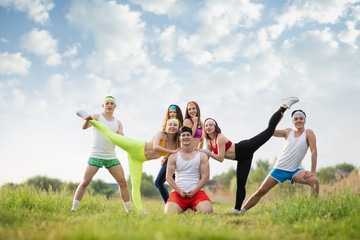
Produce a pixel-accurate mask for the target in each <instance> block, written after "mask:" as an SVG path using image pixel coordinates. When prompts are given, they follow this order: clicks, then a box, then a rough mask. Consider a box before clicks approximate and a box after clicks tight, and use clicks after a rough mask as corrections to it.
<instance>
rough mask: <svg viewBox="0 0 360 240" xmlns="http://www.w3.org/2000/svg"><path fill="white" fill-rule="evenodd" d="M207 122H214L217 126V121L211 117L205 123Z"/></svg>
mask: <svg viewBox="0 0 360 240" xmlns="http://www.w3.org/2000/svg"><path fill="white" fill-rule="evenodd" d="M206 122H212V124H214V126H216V122H215V121H214V120H212V119H211V118H209V119H208V120H206V121H205V124H206Z"/></svg>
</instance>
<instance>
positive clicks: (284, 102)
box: [281, 97, 299, 109]
mask: <svg viewBox="0 0 360 240" xmlns="http://www.w3.org/2000/svg"><path fill="white" fill-rule="evenodd" d="M298 101H299V99H298V98H297V97H289V98H284V99H282V100H281V105H286V106H287V107H288V108H289V109H290V107H291V106H292V105H293V104H295V103H297V102H298Z"/></svg>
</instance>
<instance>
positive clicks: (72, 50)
mask: <svg viewBox="0 0 360 240" xmlns="http://www.w3.org/2000/svg"><path fill="white" fill-rule="evenodd" d="M80 47H81V44H80V43H75V44H74V45H73V46H71V47H68V49H67V51H65V52H64V53H63V56H64V57H72V56H75V55H76V54H77V53H78V48H80Z"/></svg>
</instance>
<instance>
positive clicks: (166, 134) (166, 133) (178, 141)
mask: <svg viewBox="0 0 360 240" xmlns="http://www.w3.org/2000/svg"><path fill="white" fill-rule="evenodd" d="M172 119H176V120H178V122H179V130H178V132H177V133H176V134H175V136H174V138H175V140H176V141H175V142H176V148H180V147H181V145H180V138H179V136H180V133H179V132H180V128H181V127H182V123H181V122H180V120H179V119H177V118H171V119H168V120H167V121H166V122H165V130H163V131H162V133H163V134H165V139H164V148H167V143H168V140H169V134H168V132H166V125H167V123H168V121H169V120H172Z"/></svg>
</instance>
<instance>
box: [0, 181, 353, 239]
mask: <svg viewBox="0 0 360 240" xmlns="http://www.w3.org/2000/svg"><path fill="white" fill-rule="evenodd" d="M354 184H355V185H354ZM354 186H355V187H354ZM322 189H323V191H322V192H321V194H320V196H319V197H318V198H315V197H312V196H309V194H308V193H303V192H302V193H301V194H299V193H293V194H284V195H283V196H281V197H278V198H275V197H273V199H272V200H267V199H264V201H261V202H260V203H259V204H258V205H257V206H256V207H254V208H253V209H251V210H250V211H248V212H246V213H245V214H244V215H241V216H239V215H235V216H234V215H229V214H228V212H229V210H230V209H231V208H232V207H233V203H232V201H219V200H217V199H221V198H219V197H216V196H213V198H212V199H213V208H214V214H211V215H203V214H194V213H184V214H175V215H165V214H164V213H163V208H164V204H163V202H162V201H160V200H145V201H144V206H145V208H146V210H147V211H148V212H150V214H149V215H138V214H136V213H130V214H126V213H125V210H124V207H123V204H122V202H121V200H119V199H118V198H117V199H107V198H106V197H104V196H102V195H92V196H91V195H90V194H86V195H85V196H84V198H83V200H82V202H81V204H80V205H79V207H78V210H77V211H76V212H75V213H74V212H71V211H70V208H71V206H72V200H73V193H72V192H66V191H60V192H51V191H50V192H46V191H39V190H37V189H35V188H33V187H31V186H29V185H24V186H17V187H11V186H7V187H2V188H1V189H0V239H9V240H10V239H27V240H28V239H56V240H58V239H159V240H162V239H174V240H176V239H337V240H338V239H360V180H359V176H353V179H350V180H347V181H342V182H341V183H339V184H334V185H332V186H323V187H322Z"/></svg>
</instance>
